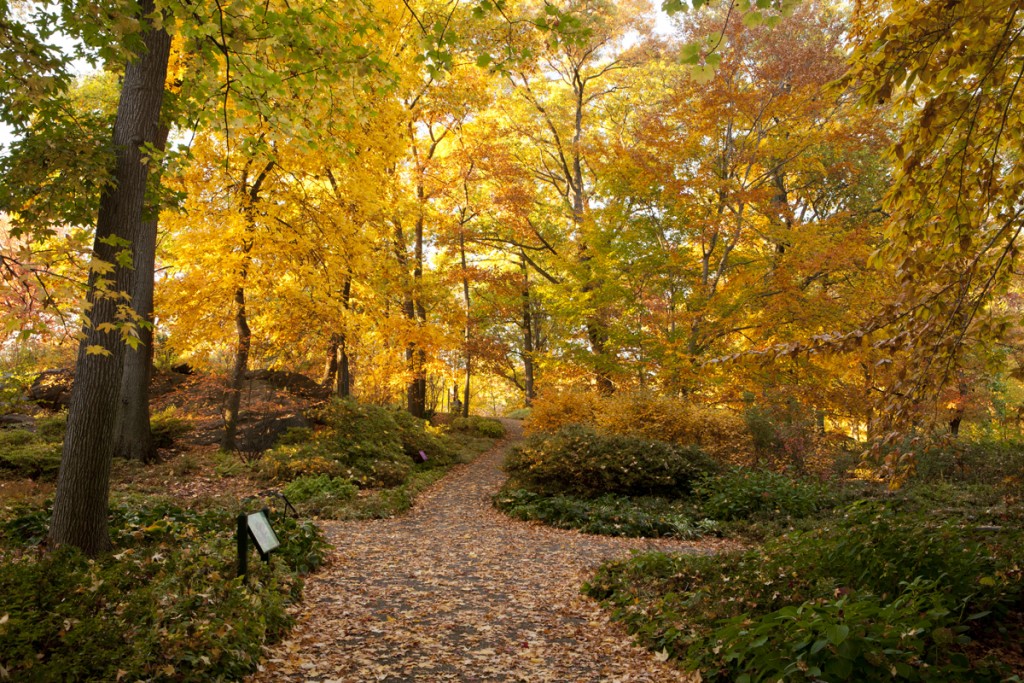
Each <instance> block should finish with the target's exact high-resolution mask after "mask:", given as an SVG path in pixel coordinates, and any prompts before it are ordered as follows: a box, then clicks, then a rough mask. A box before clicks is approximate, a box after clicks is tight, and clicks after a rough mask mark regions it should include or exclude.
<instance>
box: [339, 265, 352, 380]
mask: <svg viewBox="0 0 1024 683" xmlns="http://www.w3.org/2000/svg"><path fill="white" fill-rule="evenodd" d="M341 301H342V304H343V305H344V306H345V310H346V311H348V310H349V306H350V304H351V301H352V271H351V269H349V274H348V276H347V277H346V278H345V285H344V286H343V288H342V291H341ZM346 324H348V323H347V322H346ZM337 355H338V383H337V387H336V393H337V394H338V396H341V397H342V398H346V397H348V396H350V395H351V394H352V373H351V370H350V368H349V358H348V333H347V332H342V333H341V334H340V335H339V336H338V349H337Z"/></svg>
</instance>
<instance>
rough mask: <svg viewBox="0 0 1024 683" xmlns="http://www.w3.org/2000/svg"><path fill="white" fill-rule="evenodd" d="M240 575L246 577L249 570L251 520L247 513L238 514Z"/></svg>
mask: <svg viewBox="0 0 1024 683" xmlns="http://www.w3.org/2000/svg"><path fill="white" fill-rule="evenodd" d="M236 540H237V542H238V576H241V577H243V579H244V578H245V575H246V572H248V570H249V521H248V518H247V517H246V516H245V514H240V515H238V538H237V539H236Z"/></svg>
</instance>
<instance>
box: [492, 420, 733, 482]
mask: <svg viewBox="0 0 1024 683" xmlns="http://www.w3.org/2000/svg"><path fill="white" fill-rule="evenodd" d="M505 467H506V469H507V470H508V472H509V475H510V476H511V478H512V479H513V480H514V482H515V483H517V484H518V485H519V486H521V487H522V488H527V489H530V490H532V491H535V492H537V493H545V494H555V493H566V494H571V495H576V496H580V497H596V496H600V495H601V494H604V493H617V494H622V495H632V496H642V495H668V496H673V495H679V494H683V493H687V492H689V491H690V490H691V488H692V487H693V485H694V483H695V482H696V481H697V480H698V479H699V478H701V477H704V476H706V475H707V474H708V473H710V472H712V471H714V469H715V465H714V463H712V462H711V460H710V459H708V458H707V457H706V456H705V455H704V454H703V453H702V452H701V451H700V450H699V449H697V448H695V447H683V446H676V445H673V444H669V443H665V442H662V441H645V440H643V439H638V438H636V437H631V436H618V435H611V436H605V435H602V434H598V433H596V432H594V431H592V430H590V429H588V428H585V427H576V426H571V427H565V428H563V429H561V430H559V431H558V432H557V433H555V434H552V435H543V434H539V435H534V436H532V437H530V438H529V439H528V440H527V441H526V442H525V443H524V444H523V445H521V446H519V447H517V448H515V449H513V451H512V452H511V453H510V454H509V456H508V459H507V461H506V464H505Z"/></svg>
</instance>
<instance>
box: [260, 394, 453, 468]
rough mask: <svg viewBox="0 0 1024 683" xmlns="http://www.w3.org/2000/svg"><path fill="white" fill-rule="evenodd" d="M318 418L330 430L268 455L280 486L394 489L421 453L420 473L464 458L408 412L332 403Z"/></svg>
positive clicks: (267, 462) (263, 464) (266, 465)
mask: <svg viewBox="0 0 1024 683" xmlns="http://www.w3.org/2000/svg"><path fill="white" fill-rule="evenodd" d="M316 418H317V420H318V421H319V422H322V423H324V424H325V425H326V428H324V429H321V430H319V431H317V432H315V433H313V434H310V435H309V437H310V438H308V439H307V440H301V439H299V440H295V441H293V442H292V443H282V444H280V445H278V446H277V447H275V448H273V449H271V450H270V451H267V453H266V454H265V455H264V457H263V459H262V460H261V462H260V469H261V470H262V471H263V472H264V474H266V475H267V476H268V477H270V478H272V479H275V480H278V481H291V480H292V479H295V478H297V477H301V476H319V475H326V476H328V477H333V478H342V479H350V480H352V481H353V482H355V483H356V484H358V485H359V486H360V487H361V488H392V487H396V486H400V485H402V484H403V483H404V482H405V481H406V479H407V478H408V477H409V475H410V474H411V473H412V472H413V471H414V459H413V458H414V456H418V454H419V453H420V452H421V451H422V452H423V453H424V454H425V455H426V456H427V461H426V462H425V463H423V464H422V465H421V466H419V467H420V468H421V469H430V468H434V467H443V466H447V465H450V464H452V463H454V462H456V461H457V460H458V458H459V450H458V448H457V446H456V445H455V444H454V443H452V442H451V441H450V440H449V439H447V438H446V437H444V436H443V435H440V434H439V433H437V432H435V430H434V429H433V428H432V427H430V426H429V425H428V424H427V423H426V422H425V421H424V420H420V419H417V418H415V417H413V416H412V415H410V414H409V413H407V412H405V411H401V410H390V409H388V408H383V407H380V406H373V405H363V404H359V403H356V402H354V401H350V400H346V401H334V402H332V403H331V404H330V405H329V406H327V407H326V408H324V409H323V410H322V412H321V413H320V414H319V415H317V416H316Z"/></svg>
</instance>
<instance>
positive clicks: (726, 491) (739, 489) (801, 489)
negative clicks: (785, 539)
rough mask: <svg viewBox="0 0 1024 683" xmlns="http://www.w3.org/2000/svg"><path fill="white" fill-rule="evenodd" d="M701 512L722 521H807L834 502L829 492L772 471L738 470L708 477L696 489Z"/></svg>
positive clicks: (813, 483)
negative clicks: (767, 518)
mask: <svg viewBox="0 0 1024 683" xmlns="http://www.w3.org/2000/svg"><path fill="white" fill-rule="evenodd" d="M694 493H695V494H696V496H697V497H698V498H700V499H701V509H702V511H703V512H704V514H706V515H707V516H708V517H711V518H713V519H720V520H736V519H749V518H751V517H754V516H758V515H770V516H773V517H776V518H777V517H779V516H785V517H806V516H808V515H810V514H812V513H814V512H817V511H818V510H820V509H822V508H824V507H827V506H829V505H830V504H831V502H832V499H833V497H832V495H831V494H830V491H829V488H828V487H827V486H826V485H825V484H823V483H821V482H814V481H810V480H801V479H794V478H792V477H787V476H785V475H782V474H776V473H774V472H770V471H768V470H759V469H746V468H734V469H730V470H728V471H726V472H724V473H722V474H719V475H717V476H713V477H708V478H706V479H704V480H702V481H701V482H700V483H699V484H697V486H695V487H694Z"/></svg>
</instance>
